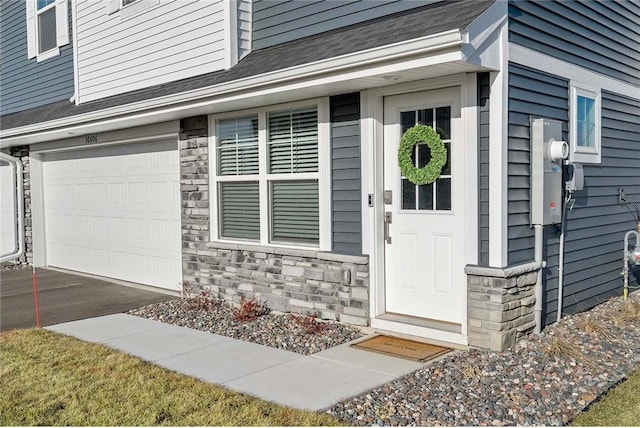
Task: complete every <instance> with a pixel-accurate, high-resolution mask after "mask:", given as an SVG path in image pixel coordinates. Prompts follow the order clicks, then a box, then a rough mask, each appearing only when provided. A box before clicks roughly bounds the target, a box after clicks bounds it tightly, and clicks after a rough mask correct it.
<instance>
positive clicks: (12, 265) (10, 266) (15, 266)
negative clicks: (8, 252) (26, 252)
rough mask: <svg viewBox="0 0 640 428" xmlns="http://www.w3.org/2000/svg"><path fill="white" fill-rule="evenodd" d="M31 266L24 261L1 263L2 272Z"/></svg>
mask: <svg viewBox="0 0 640 428" xmlns="http://www.w3.org/2000/svg"><path fill="white" fill-rule="evenodd" d="M30 267H31V266H29V265H27V264H24V263H5V264H0V272H5V271H10V270H23V269H29V268H30Z"/></svg>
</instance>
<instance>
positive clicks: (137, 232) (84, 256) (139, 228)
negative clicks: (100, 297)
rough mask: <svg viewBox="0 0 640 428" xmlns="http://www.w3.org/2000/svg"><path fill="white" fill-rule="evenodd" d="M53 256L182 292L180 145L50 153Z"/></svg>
mask: <svg viewBox="0 0 640 428" xmlns="http://www.w3.org/2000/svg"><path fill="white" fill-rule="evenodd" d="M43 171H44V182H45V185H44V188H45V211H46V216H45V217H46V220H45V221H46V239H47V261H48V264H50V265H52V266H58V267H63V268H68V269H73V270H79V271H84V272H89V273H93V274H97V275H103V276H109V277H114V278H119V279H123V280H127V281H134V282H140V283H144V284H149V285H154V286H161V287H165V288H171V289H176V288H177V284H178V282H180V281H181V275H182V271H181V249H180V246H181V244H180V241H181V236H180V234H181V233H180V182H179V178H180V175H179V158H178V151H177V144H176V143H175V142H166V143H165V142H161V143H142V144H132V145H125V146H113V147H101V148H95V149H89V150H79V151H75V152H66V153H58V154H52V155H47V156H46V157H45V162H44V167H43Z"/></svg>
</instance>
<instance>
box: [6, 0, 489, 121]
mask: <svg viewBox="0 0 640 428" xmlns="http://www.w3.org/2000/svg"><path fill="white" fill-rule="evenodd" d="M494 1H495V0H445V1H442V2H437V3H433V4H430V5H428V6H424V7H419V8H415V9H410V10H408V11H405V12H400V13H397V14H393V15H388V16H384V17H381V18H377V19H373V20H370V21H366V22H362V23H358V24H354V25H351V26H348V27H343V28H340V29H337V30H333V31H329V32H326V33H321V34H317V35H313V36H309V37H305V38H302V39H298V40H294V41H292V42H288V43H283V44H280V45H276V46H272V47H269V48H265V49H260V50H257V51H253V52H251V53H250V54H249V55H247V56H246V57H245V58H243V59H242V60H240V61H239V62H238V64H236V65H235V66H234V67H233V68H231V69H230V70H222V71H215V72H212V73H207V74H202V75H199V76H195V77H190V78H187V79H182V80H177V81H173V82H170V83H166V84H162V85H157V86H153V87H149V88H144V89H140V90H136V91H131V92H127V93H124V94H120V95H114V96H112V97H108V98H104V99H101V100H96V101H91V102H87V103H83V104H81V105H75V104H73V103H71V102H69V101H67V100H63V101H59V102H56V103H52V104H48V105H46V106H42V107H36V108H33V109H30V110H25V111H21V112H17V113H11V114H8V115H4V116H2V117H0V129H3V130H6V129H11V128H17V127H21V126H27V125H31V124H34V123H39V122H47V121H50V120H55V119H60V118H64V117H70V116H75V115H80V114H84V113H88V112H93V111H98V110H102V109H107V108H111V107H116V106H121V105H126V104H129V103H134V102H139V101H144V100H150V99H153V98H158V97H162V96H166V95H172V94H178V93H181V92H185V91H190V90H194V89H198V88H203V87H207V86H212V85H217V84H221V83H225V82H231V81H233V80H237V79H241V78H245V77H250V76H255V75H258V74H263V73H268V72H272V71H277V70H281V69H285V68H289V67H293V66H297V65H302V64H307V63H311V62H314V61H318V60H322V59H328V58H332V57H336V56H340V55H344V54H348V53H352V52H358V51H362V50H366V49H371V48H375V47H378V46H384V45H388V44H392V43H397V42H402V41H405V40H411V39H415V38H418V37H422V36H426V35H430V34H437V33H441V32H444V31H448V30H454V29H463V28H466V27H467V26H468V25H469V24H470V23H471V22H472V21H473V20H474V19H475V18H477V17H478V16H479V15H480V14H481V13H482V12H484V11H485V10H486V9H487V8H488V7H489V6H491V4H493V3H494Z"/></svg>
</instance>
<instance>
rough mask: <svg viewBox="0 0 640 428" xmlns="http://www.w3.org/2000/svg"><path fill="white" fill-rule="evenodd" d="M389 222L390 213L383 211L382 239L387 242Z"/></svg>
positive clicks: (389, 237)
mask: <svg viewBox="0 0 640 428" xmlns="http://www.w3.org/2000/svg"><path fill="white" fill-rule="evenodd" d="M390 224H391V213H390V212H386V213H384V240H385V242H386V243H387V244H391V236H389V225H390Z"/></svg>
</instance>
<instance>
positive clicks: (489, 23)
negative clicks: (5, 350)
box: [462, 1, 508, 70]
mask: <svg viewBox="0 0 640 428" xmlns="http://www.w3.org/2000/svg"><path fill="white" fill-rule="evenodd" d="M507 19H508V8H507V2H506V1H498V2H495V3H494V4H493V5H491V6H490V7H489V8H488V9H487V10H485V11H484V12H482V14H480V16H478V17H477V18H476V19H475V20H473V22H472V23H471V24H469V26H468V27H467V29H466V33H465V36H466V39H467V42H466V43H465V44H464V46H463V48H462V53H463V54H464V56H465V61H466V62H468V63H471V64H476V65H479V66H482V67H485V68H488V69H491V70H500V68H501V66H502V63H501V61H500V40H501V39H500V34H501V31H502V28H503V27H504V26H505V25H506V23H507Z"/></svg>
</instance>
